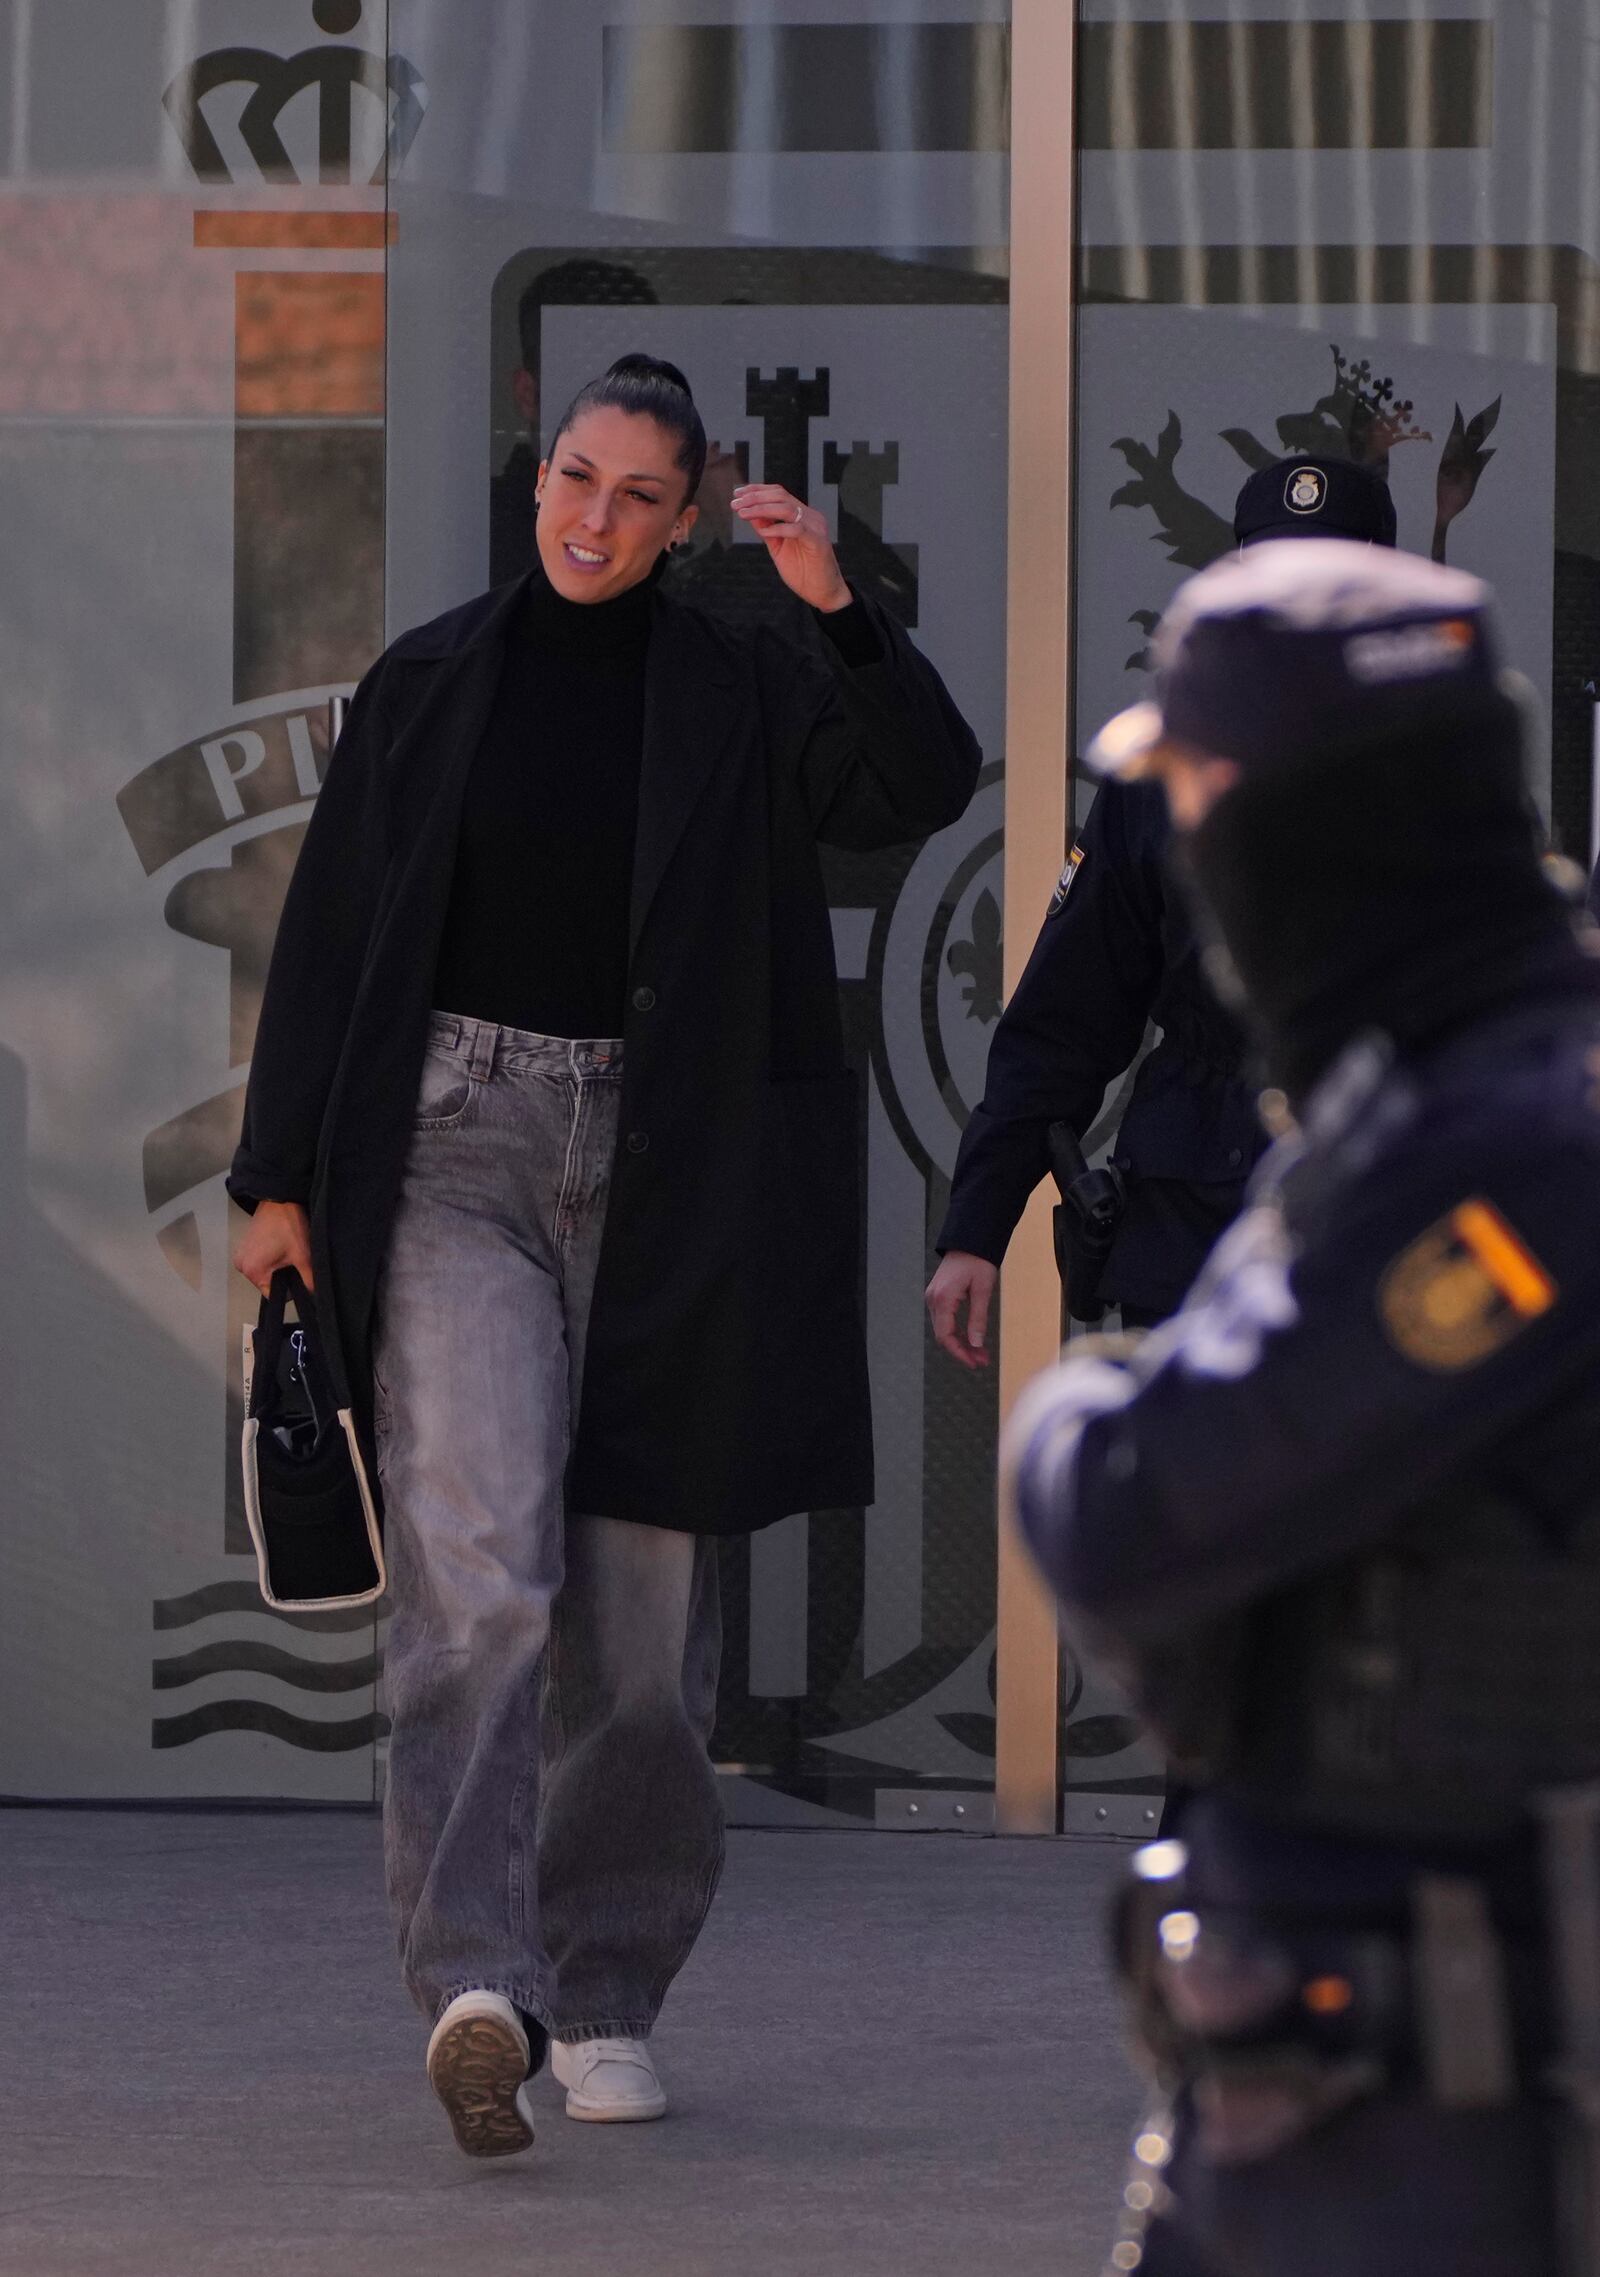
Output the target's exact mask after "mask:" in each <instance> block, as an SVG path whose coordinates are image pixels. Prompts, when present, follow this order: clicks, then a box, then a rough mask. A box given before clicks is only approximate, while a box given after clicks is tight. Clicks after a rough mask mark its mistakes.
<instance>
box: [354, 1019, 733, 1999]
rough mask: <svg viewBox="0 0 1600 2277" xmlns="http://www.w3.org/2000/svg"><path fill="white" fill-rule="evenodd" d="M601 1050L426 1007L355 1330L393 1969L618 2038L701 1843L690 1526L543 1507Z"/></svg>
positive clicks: (703, 1642)
mask: <svg viewBox="0 0 1600 2277" xmlns="http://www.w3.org/2000/svg"><path fill="white" fill-rule="evenodd" d="M621 1075H622V1047H621V1045H620V1044H617V1043H607V1042H593V1043H568V1042H566V1041H565V1040H562V1039H558V1038H554V1037H549V1036H536V1035H532V1034H529V1033H527V1032H526V1031H524V1030H522V1029H516V1028H497V1027H495V1026H493V1025H492V1024H490V1023H488V1022H484V1021H478V1020H469V1019H457V1018H455V1017H453V1016H450V1015H446V1014H442V1013H435V1014H434V1016H433V1019H432V1023H431V1027H430V1034H429V1043H428V1052H427V1059H426V1063H425V1066H424V1071H423V1079H422V1086H421V1091H420V1095H419V1098H418V1102H417V1116H416V1125H415V1130H414V1133H413V1137H412V1145H411V1152H410V1156H409V1159H408V1162H407V1166H406V1174H405V1181H404V1186H403V1189H402V1194H401V1199H400V1205H399V1210H398V1213H397V1215H396V1218H395V1224H394V1230H393V1234H392V1237H391V1241H390V1246H389V1252H388V1257H387V1261H386V1264H385V1267H384V1274H383V1280H382V1284H381V1287H380V1291H379V1300H378V1322H377V1337H376V1344H375V1354H374V1373H375V1376H376V1381H377V1411H378V1413H377V1427H378V1464H379V1470H380V1473H381V1476H382V1479H383V1489H384V1500H385V1512H386V1519H385V1523H386V1532H387V1544H388V1556H389V1577H390V1594H391V1598H392V1601H393V1606H394V1619H393V1623H392V1625H391V1628H390V1632H389V1643H388V1651H387V1660H386V1673H387V1682H388V1693H389V1708H390V1716H391V1731H390V1739H389V1772H388V1794H387V1802H386V1808H385V1820H384V1833H385V1854H386V1861H387V1873H388V1883H389V1895H390V1902H391V1905H392V1908H393V1913H394V1920H395V1926H396V1930H397V1933H398V1937H399V1942H400V1953H401V1961H402V1965H403V1969H404V1974H405V1981H406V1984H407V1987H408V1989H409V1990H410V1992H411V1994H412V1996H413V1998H414V1999H415V2000H416V2002H417V2004H418V2006H419V2007H420V2008H421V2009H422V2011H423V2013H424V2014H425V2015H426V2016H428V2017H430V2018H432V2017H435V2016H437V2015H438V2013H439V2012H440V2010H441V2009H442V2008H443V2007H444V2006H445V2004H446V2003H447V2002H448V2001H450V2000H452V1999H453V1998H454V1997H455V1995H456V1994H457V1993H459V1992H464V1991H466V1990H468V1989H469V1988H485V1989H488V1990H492V1991H495V1992H501V1993H504V1994H505V1995H506V1997H507V1998H508V1999H510V2000H511V2001H513V2002H514V2003H515V2004H516V2006H517V2007H518V2008H521V2009H523V2010H525V2011H526V2012H527V2013H528V2014H530V2015H531V2016H533V2017H534V2018H536V2019H537V2021H538V2022H539V2023H540V2024H542V2025H543V2026H544V2028H545V2029H546V2030H547V2031H549V2032H551V2033H552V2034H553V2035H554V2036H555V2037H557V2038H559V2039H566V2040H579V2039H586V2038H598V2037H602V2036H607V2035H612V2034H622V2035H628V2036H631V2037H638V2038H643V2037H644V2036H645V2035H647V2034H648V2032H649V2031H650V2028H651V2026H652V2024H653V2023H654V2021H655V2017H656V2012H657V2010H658V2009H659V2007H660V2005H661V2001H662V1999H663V1996H664V1995H665V1993H666V1990H667V1987H668V1985H669V1984H670V1983H671V1982H672V1979H673V1977H674V1976H675V1975H676V1973H677V1971H678V1970H679V1968H680V1967H681V1966H682V1964H683V1962H684V1960H685V1959H686V1958H687V1956H688V1953H689V1950H690V1948H691V1946H692V1945H693V1943H694V1940H695V1937H696V1935H697V1934H698V1932H699V1930H700V1926H701V1924H702V1922H703V1921H704V1919H705V1916H706V1913H707V1910H708V1908H709V1907H710V1904H711V1899H712V1896H713V1894H714V1892H715V1890H716V1886H717V1880H718V1876H719V1874H720V1872H721V1868H722V1814H721V1808H720V1804H719V1802H718V1797H717V1787H716V1777H715V1774H714V1772H713V1770H712V1768H711V1764H710V1760H709V1757H708V1755H707V1742H708V1740H709V1738H710V1735H711V1725H712V1719H713V1716H714V1714H715V1708H716V1688H717V1663H718V1656H719V1651H720V1643H721V1631H720V1619H719V1611H718V1599H717V1569H716V1544H715V1542H714V1541H711V1540H709V1539H707V1538H705V1537H697V1536H695V1535H692V1534H682V1533H675V1532H671V1531H668V1530H666V1529H664V1528H658V1527H653V1526H639V1525H630V1524H628V1523H626V1522H624V1521H622V1520H618V1519H611V1518H605V1517H587V1516H580V1515H573V1514H569V1513H568V1512H567V1511H566V1509H565V1498H564V1474H565V1471H566V1467H567V1457H568V1451H569V1448H570V1445H571V1440H572V1431H573V1422H574V1418H575V1417H576V1414H577V1410H578V1398H579V1392H580V1389H581V1385H582V1378H583V1351H584V1334H585V1329H586V1326H587V1322H588V1315H589V1306H590V1300H591V1298H592V1296H593V1292H594V1281H595V1269H596V1265H597V1262H598V1258H599V1249H600V1233H601V1228H602V1225H603V1223H604V1220H605V1211H606V1199H607V1194H608V1190H609V1183H610V1172H611V1161H612V1155H613V1152H614V1149H615V1145H616V1136H617V1113H618V1107H619V1103H620V1095H621Z"/></svg>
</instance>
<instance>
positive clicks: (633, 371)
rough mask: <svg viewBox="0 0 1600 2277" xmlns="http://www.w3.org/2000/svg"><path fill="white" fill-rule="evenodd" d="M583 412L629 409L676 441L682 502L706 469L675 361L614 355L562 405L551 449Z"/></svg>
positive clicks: (702, 435) (696, 417)
mask: <svg viewBox="0 0 1600 2277" xmlns="http://www.w3.org/2000/svg"><path fill="white" fill-rule="evenodd" d="M586 411H627V412H631V413H632V414H633V416H634V417H635V418H639V419H653V420H654V421H655V423H656V425H657V426H658V427H660V428H662V429H664V430H665V432H666V433H667V434H669V435H671V436H673V437H674V438H675V440H676V442H677V445H678V448H677V451H676V453H675V454H674V463H675V464H676V465H677V466H678V467H679V468H680V469H681V470H682V472H683V475H684V477H685V480H686V481H687V483H688V490H687V493H686V495H685V499H684V503H685V505H687V504H688V502H689V499H691V498H692V497H693V496H694V494H695V492H696V491H697V490H698V489H699V487H700V477H701V476H702V475H703V474H704V473H705V471H706V431H705V428H704V427H703V426H702V424H701V421H700V414H699V412H698V411H697V410H696V409H695V407H694V396H693V394H692V393H691V391H690V387H689V382H688V381H687V380H686V379H685V378H684V376H683V374H682V372H680V371H679V369H678V367H677V365H676V364H669V363H667V362H665V361H664V359H663V358H662V357H660V356H639V355H635V356H619V357H618V358H617V360H616V362H615V363H614V364H613V365H612V367H611V369H610V370H609V371H608V372H607V373H605V375H604V376H603V377H602V378H600V379H592V380H591V381H590V382H589V384H588V386H587V387H581V388H579V390H578V392H577V394H576V395H575V396H574V397H573V399H572V401H571V402H570V403H569V404H568V405H567V408H566V410H565V411H564V412H563V414H562V416H561V420H560V423H559V425H558V426H557V428H556V431H555V433H554V434H553V435H552V436H551V438H550V448H551V450H552V451H554V450H555V448H556V445H557V444H558V443H559V442H560V440H561V438H562V436H563V435H564V434H566V433H567V431H568V429H569V428H570V427H571V426H572V425H573V424H574V422H575V421H576V420H578V419H581V418H582V417H583V414H584V413H585V412H586Z"/></svg>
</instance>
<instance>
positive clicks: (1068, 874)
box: [1047, 846, 1083, 917]
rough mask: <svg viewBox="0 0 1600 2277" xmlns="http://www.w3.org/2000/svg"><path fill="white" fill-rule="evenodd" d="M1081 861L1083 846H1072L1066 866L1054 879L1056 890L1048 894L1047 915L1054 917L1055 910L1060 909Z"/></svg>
mask: <svg viewBox="0 0 1600 2277" xmlns="http://www.w3.org/2000/svg"><path fill="white" fill-rule="evenodd" d="M1082 863H1083V848H1082V847H1081V846H1074V847H1073V849H1072V852H1071V853H1070V854H1069V855H1068V856H1067V866H1066V868H1065V869H1064V870H1063V871H1062V873H1061V875H1060V877H1059V878H1057V880H1056V890H1055V892H1054V893H1053V894H1052V895H1051V896H1050V907H1049V910H1048V912H1047V914H1048V915H1049V916H1051V917H1054V915H1055V913H1056V911H1057V910H1058V909H1060V908H1061V907H1062V905H1063V904H1064V902H1065V901H1066V898H1067V896H1068V894H1069V893H1070V892H1071V891H1072V888H1073V885H1074V883H1075V881H1076V879H1077V875H1078V871H1079V869H1080V868H1081V866H1082Z"/></svg>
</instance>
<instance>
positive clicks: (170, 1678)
mask: <svg viewBox="0 0 1600 2277" xmlns="http://www.w3.org/2000/svg"><path fill="white" fill-rule="evenodd" d="M382 1666H383V1658H382V1655H381V1654H379V1653H375V1652H369V1653H364V1654H363V1655H362V1657H361V1659H359V1660H303V1659H302V1658H301V1657H300V1655H299V1654H298V1653H293V1652H285V1651H284V1650H283V1648H282V1647H281V1646H280V1645H270V1644H256V1643H254V1642H252V1641H251V1640H249V1639H247V1638H243V1637H241V1638H238V1639H237V1640H235V1641H232V1642H229V1643H226V1644H208V1645H197V1646H196V1648H195V1650H194V1651H193V1652H186V1653H180V1654H177V1655H175V1656H174V1657H173V1658H172V1659H170V1660H158V1661H156V1662H155V1664H154V1666H153V1667H152V1669H151V1671H150V1679H151V1682H152V1683H153V1684H154V1686H155V1688H156V1690H157V1691H158V1692H171V1691H173V1690H175V1689H176V1687H177V1686H178V1685H180V1684H193V1683H195V1682H196V1681H197V1680H198V1679H199V1678H200V1677H202V1676H220V1675H222V1674H223V1673H224V1672H232V1671H235V1670H236V1671H238V1672H239V1673H240V1674H241V1675H251V1676H276V1677H277V1678H278V1679H279V1681H280V1682H281V1683H284V1684H294V1685H297V1686H298V1687H299V1689H300V1690H301V1691H302V1692H359V1691H360V1690H361V1688H362V1686H363V1685H367V1684H375V1683H376V1682H377V1680H378V1673H379V1671H380V1669H381V1668H382Z"/></svg>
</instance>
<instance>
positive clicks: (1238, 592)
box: [1085, 538, 1505, 781]
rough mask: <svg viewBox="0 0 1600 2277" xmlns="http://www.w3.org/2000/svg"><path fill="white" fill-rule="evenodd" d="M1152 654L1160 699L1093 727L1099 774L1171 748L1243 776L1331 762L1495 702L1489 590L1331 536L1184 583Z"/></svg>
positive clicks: (1121, 774) (1146, 765) (1278, 547)
mask: <svg viewBox="0 0 1600 2277" xmlns="http://www.w3.org/2000/svg"><path fill="white" fill-rule="evenodd" d="M1153 654H1154V660H1155V670H1156V691H1157V693H1156V700H1155V701H1154V702H1152V703H1143V704H1134V705H1132V706H1131V707H1130V708H1129V709H1128V710H1127V711H1125V712H1119V713H1118V714H1117V716H1116V718H1115V719H1113V720H1110V721H1108V722H1107V724H1106V726H1105V727H1103V728H1102V729H1101V731H1100V733H1099V734H1098V735H1097V736H1096V737H1095V739H1094V742H1093V743H1092V744H1091V745H1090V747H1089V749H1088V751H1087V752H1086V753H1085V762H1086V764H1087V765H1088V767H1089V768H1090V770H1091V771H1092V772H1093V773H1095V774H1097V775H1104V776H1114V777H1118V778H1120V779H1122V780H1124V781H1127V780H1131V779H1133V778H1135V777H1137V776H1141V775H1148V774H1152V773H1159V771H1160V757H1161V753H1162V751H1163V748H1164V747H1172V746H1179V747H1187V748H1189V749H1191V750H1199V751H1203V752H1210V753H1214V754H1216V755H1218V756H1219V757H1223V758H1229V759H1235V760H1237V761H1238V762H1239V763H1240V764H1241V765H1242V766H1246V767H1257V766H1260V767H1267V766H1271V765H1272V764H1273V763H1274V762H1282V761H1286V760H1290V759H1304V758H1308V757H1316V756H1318V755H1321V754H1325V755H1328V756H1334V755H1336V754H1338V753H1339V752H1340V751H1349V750H1355V749H1359V748H1360V747H1361V746H1362V745H1364V744H1367V743H1371V742H1374V741H1377V740H1379V739H1381V738H1385V737H1391V736H1394V735H1398V734H1403V733H1409V732H1426V731H1427V730H1429V729H1432V728H1439V729H1446V728H1450V727H1453V726H1455V725H1458V724H1459V725H1461V726H1469V725H1470V724H1471V723H1472V721H1473V719H1474V717H1487V715H1488V714H1489V713H1490V712H1497V711H1499V710H1500V709H1501V708H1503V706H1504V703H1505V693H1504V690H1503V686H1502V681H1501V674H1500V664H1499V654H1498V642H1497V639H1496V634H1495V629H1494V625H1493V622H1492V618H1491V611H1490V595H1489V588H1488V587H1487V586H1486V585H1484V584H1483V583H1482V582H1481V581H1480V580H1479V579H1478V578H1476V577H1469V576H1468V575H1467V574H1466V573H1465V572H1464V571H1463V570H1459V569H1446V568H1440V567H1436V566H1435V565H1434V563H1432V562H1429V561H1423V560H1421V559H1420V558H1419V557H1418V556H1417V555H1415V554H1409V553H1393V552H1385V551H1380V550H1379V549H1377V548H1375V547H1372V546H1367V545H1353V544H1351V543H1350V542H1349V540H1347V539H1342V538H1325V539H1323V540H1321V541H1319V542H1318V543H1316V544H1313V545H1299V544H1281V543H1275V544H1268V545H1260V546H1252V547H1250V548H1249V550H1248V551H1247V552H1242V553H1238V554H1230V555H1229V556H1228V558H1227V559H1226V560H1225V561H1220V562H1218V563H1217V564H1216V565H1215V567H1213V568H1211V569H1207V570H1203V571H1202V572H1201V574H1200V575H1199V576H1198V577H1191V578H1190V579H1189V581H1188V583H1187V584H1185V585H1183V586H1180V588H1179V590H1178V592H1177V594H1176V595H1175V597H1174V599H1173V601H1172V604H1171V606H1170V607H1169V609H1168V610H1167V613H1166V615H1165V616H1164V617H1163V618H1162V620H1161V623H1160V625H1159V626H1158V627H1157V629H1156V636H1155V641H1154V644H1153Z"/></svg>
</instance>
